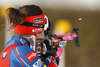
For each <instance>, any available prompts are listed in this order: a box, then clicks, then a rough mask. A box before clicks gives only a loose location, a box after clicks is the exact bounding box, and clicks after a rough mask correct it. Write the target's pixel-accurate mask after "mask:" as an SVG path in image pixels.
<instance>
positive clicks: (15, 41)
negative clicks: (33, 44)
mask: <svg viewBox="0 0 100 67" xmlns="http://www.w3.org/2000/svg"><path fill="white" fill-rule="evenodd" d="M13 44H19V45H25V46H30V42H29V41H28V40H27V39H26V38H24V37H22V36H19V35H13V36H12V37H11V40H10V41H8V42H7V45H6V46H5V48H6V47H7V46H9V45H13Z"/></svg>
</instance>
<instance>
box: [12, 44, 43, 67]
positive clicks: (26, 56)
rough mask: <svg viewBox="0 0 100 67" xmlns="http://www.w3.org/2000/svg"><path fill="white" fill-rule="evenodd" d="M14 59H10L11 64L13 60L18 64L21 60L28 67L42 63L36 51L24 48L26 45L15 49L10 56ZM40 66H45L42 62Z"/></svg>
mask: <svg viewBox="0 0 100 67" xmlns="http://www.w3.org/2000/svg"><path fill="white" fill-rule="evenodd" d="M18 56H19V57H18ZM12 57H13V59H10V61H11V62H12V60H15V61H18V62H20V60H21V61H22V62H23V65H24V66H27V67H28V66H33V65H34V64H35V63H37V62H39V63H40V62H41V60H40V59H39V57H38V55H37V54H36V52H35V51H34V50H32V49H31V48H29V47H27V46H24V45H20V46H17V47H16V48H14V49H13V50H12V51H11V54H10V58H12ZM15 58H16V59H15ZM13 64H14V63H13ZM40 65H43V64H42V62H41V64H40Z"/></svg>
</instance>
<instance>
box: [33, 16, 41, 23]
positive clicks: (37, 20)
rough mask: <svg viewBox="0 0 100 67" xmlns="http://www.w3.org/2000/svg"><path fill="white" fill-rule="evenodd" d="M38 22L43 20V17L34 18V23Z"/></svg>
mask: <svg viewBox="0 0 100 67" xmlns="http://www.w3.org/2000/svg"><path fill="white" fill-rule="evenodd" d="M39 22H43V18H42V17H40V18H35V19H34V23H39Z"/></svg>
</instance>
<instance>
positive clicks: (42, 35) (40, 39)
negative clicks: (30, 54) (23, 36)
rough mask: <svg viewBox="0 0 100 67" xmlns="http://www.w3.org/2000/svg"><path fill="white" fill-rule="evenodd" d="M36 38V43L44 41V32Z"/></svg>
mask: <svg viewBox="0 0 100 67" xmlns="http://www.w3.org/2000/svg"><path fill="white" fill-rule="evenodd" d="M35 36H36V43H39V42H43V41H44V31H41V32H39V33H37V34H36V35H35Z"/></svg>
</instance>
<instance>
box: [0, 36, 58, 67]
mask: <svg viewBox="0 0 100 67" xmlns="http://www.w3.org/2000/svg"><path fill="white" fill-rule="evenodd" d="M29 44H30V42H29V41H28V40H27V39H26V38H24V37H22V36H19V35H14V36H12V38H11V40H10V41H8V42H7V45H6V46H5V48H4V50H3V52H2V53H1V54H0V67H44V66H46V67H58V65H57V62H56V59H55V58H54V57H53V56H48V57H47V58H46V60H45V65H44V64H43V63H42V61H41V59H40V58H39V56H38V55H37V54H36V52H35V51H34V50H32V49H31V48H30V47H29Z"/></svg>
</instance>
